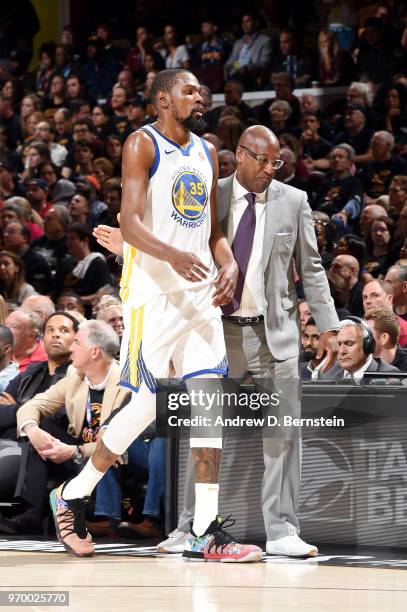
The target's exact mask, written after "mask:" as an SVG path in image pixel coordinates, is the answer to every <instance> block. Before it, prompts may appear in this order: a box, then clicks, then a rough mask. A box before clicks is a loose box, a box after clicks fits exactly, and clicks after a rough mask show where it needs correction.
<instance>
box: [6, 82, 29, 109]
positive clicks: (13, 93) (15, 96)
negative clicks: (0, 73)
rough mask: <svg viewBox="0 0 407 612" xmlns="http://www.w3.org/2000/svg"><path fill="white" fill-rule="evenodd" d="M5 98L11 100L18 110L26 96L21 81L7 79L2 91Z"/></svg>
mask: <svg viewBox="0 0 407 612" xmlns="http://www.w3.org/2000/svg"><path fill="white" fill-rule="evenodd" d="M1 93H2V94H3V96H6V97H7V98H11V100H12V103H13V107H14V108H15V109H17V108H18V107H19V105H20V102H21V100H22V98H23V96H24V87H23V84H22V82H21V81H20V79H15V78H10V79H7V80H6V81H5V83H4V85H3V87H2V89H1Z"/></svg>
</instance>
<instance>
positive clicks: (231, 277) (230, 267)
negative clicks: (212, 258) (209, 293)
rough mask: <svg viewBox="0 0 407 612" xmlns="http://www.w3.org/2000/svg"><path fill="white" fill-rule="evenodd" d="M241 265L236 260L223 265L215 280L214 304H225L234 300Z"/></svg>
mask: <svg viewBox="0 0 407 612" xmlns="http://www.w3.org/2000/svg"><path fill="white" fill-rule="evenodd" d="M238 274H239V266H238V265H237V263H236V261H235V260H233V261H232V262H231V263H228V264H226V265H225V266H222V267H221V268H220V270H219V273H218V276H217V277H216V280H215V287H216V291H215V293H214V294H213V305H214V306H224V305H225V304H229V302H230V301H231V300H232V297H233V294H234V292H235V289H236V283H237V276H238Z"/></svg>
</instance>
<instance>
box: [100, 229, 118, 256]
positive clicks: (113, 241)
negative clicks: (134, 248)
mask: <svg viewBox="0 0 407 612" xmlns="http://www.w3.org/2000/svg"><path fill="white" fill-rule="evenodd" d="M93 235H94V237H95V238H96V240H97V242H98V243H99V244H100V245H101V246H102V247H104V248H105V249H107V250H108V251H110V252H111V253H114V254H115V255H123V238H122V234H121V231H120V229H119V228H118V227H110V226H109V225H98V226H97V227H95V228H94V230H93Z"/></svg>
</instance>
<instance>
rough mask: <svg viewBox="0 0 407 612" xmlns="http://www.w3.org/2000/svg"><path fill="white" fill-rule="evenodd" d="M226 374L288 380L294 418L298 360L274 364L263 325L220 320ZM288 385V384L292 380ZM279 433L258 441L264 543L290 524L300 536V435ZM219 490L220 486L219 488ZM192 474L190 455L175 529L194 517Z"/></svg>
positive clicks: (287, 531)
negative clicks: (182, 504) (262, 462)
mask: <svg viewBox="0 0 407 612" xmlns="http://www.w3.org/2000/svg"><path fill="white" fill-rule="evenodd" d="M223 324H224V325H223V327H224V333H225V341H226V349H227V355H228V360H229V376H230V377H231V378H244V377H245V375H246V374H247V373H250V374H251V376H252V377H253V378H254V379H256V378H259V379H271V380H272V381H276V380H289V381H290V382H289V383H288V382H287V388H290V389H291V390H294V393H291V395H290V409H289V413H290V414H291V415H292V416H294V417H299V416H300V413H301V406H300V399H299V396H298V392H297V390H296V385H295V382H294V381H297V380H298V358H297V357H294V358H292V359H287V360H285V361H276V360H275V359H274V358H273V356H272V355H271V353H270V350H269V348H268V345H267V340H266V334H265V329H264V325H263V324H259V325H253V326H245V327H240V326H237V325H234V324H233V323H231V322H230V321H227V320H224V321H223ZM291 381H292V382H291ZM287 433H288V435H287V436H286V435H285V434H282V433H281V432H279V436H276V437H263V456H264V466H265V470H264V475H263V485H262V507H263V518H264V525H265V528H266V534H267V540H276V539H278V538H282V537H284V536H287V535H289V534H290V531H292V528H291V529H290V526H293V527H294V528H295V529H296V530H297V531H298V532H299V524H298V519H297V516H296V514H297V508H298V500H299V493H300V481H301V437H300V434H299V432H298V431H296V432H295V433H293V431H292V430H290V432H287ZM221 486H222V484H221ZM194 504H195V471H194V463H193V459H192V454H191V453H189V456H188V465H187V472H186V482H185V490H184V508H183V511H182V513H181V515H180V518H179V521H178V527H177V528H178V529H180V530H181V531H185V532H187V531H188V530H189V525H190V521H191V520H192V519H193V515H194Z"/></svg>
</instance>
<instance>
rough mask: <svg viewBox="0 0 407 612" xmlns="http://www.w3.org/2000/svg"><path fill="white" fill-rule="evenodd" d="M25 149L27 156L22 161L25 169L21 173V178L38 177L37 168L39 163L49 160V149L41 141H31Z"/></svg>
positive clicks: (48, 161)
mask: <svg viewBox="0 0 407 612" xmlns="http://www.w3.org/2000/svg"><path fill="white" fill-rule="evenodd" d="M26 151H27V156H26V158H25V162H24V166H25V169H24V172H23V173H22V178H23V180H29V179H32V178H36V177H38V169H39V167H40V166H41V164H44V163H50V162H51V156H50V152H49V149H48V147H47V145H45V144H44V143H42V142H33V143H32V144H30V145H29V147H28V148H27V149H26Z"/></svg>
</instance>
